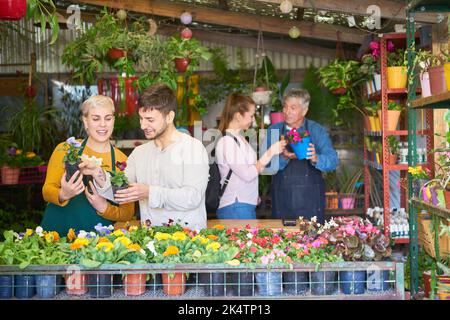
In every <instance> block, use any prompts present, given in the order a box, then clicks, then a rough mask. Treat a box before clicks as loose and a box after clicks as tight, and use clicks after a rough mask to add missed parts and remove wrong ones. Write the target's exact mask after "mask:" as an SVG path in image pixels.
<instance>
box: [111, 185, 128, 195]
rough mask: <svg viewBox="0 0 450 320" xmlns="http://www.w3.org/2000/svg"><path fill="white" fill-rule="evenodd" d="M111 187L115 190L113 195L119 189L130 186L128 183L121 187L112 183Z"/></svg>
mask: <svg viewBox="0 0 450 320" xmlns="http://www.w3.org/2000/svg"><path fill="white" fill-rule="evenodd" d="M111 188H112V191H113V195H115V194H116V192H117V191H119V190H124V189H126V188H128V184H125V185H122V186H120V187H118V186H115V185H111Z"/></svg>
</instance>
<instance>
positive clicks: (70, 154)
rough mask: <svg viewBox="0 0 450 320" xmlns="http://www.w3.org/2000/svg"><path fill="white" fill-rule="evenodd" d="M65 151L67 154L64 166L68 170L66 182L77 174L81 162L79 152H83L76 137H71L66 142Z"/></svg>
mask: <svg viewBox="0 0 450 320" xmlns="http://www.w3.org/2000/svg"><path fill="white" fill-rule="evenodd" d="M63 150H64V151H65V152H66V154H65V155H64V158H63V162H64V166H65V168H66V181H69V180H70V178H71V177H72V176H73V175H74V174H75V172H77V170H78V165H79V164H80V162H81V157H80V155H79V152H80V150H81V142H79V141H77V140H76V139H75V137H70V138H68V139H67V140H66V142H64V144H63Z"/></svg>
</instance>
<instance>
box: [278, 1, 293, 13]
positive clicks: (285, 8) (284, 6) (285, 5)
mask: <svg viewBox="0 0 450 320" xmlns="http://www.w3.org/2000/svg"><path fill="white" fill-rule="evenodd" d="M292 8H293V6H292V2H290V1H289V0H283V1H282V2H281V4H280V10H281V12H282V13H289V12H291V11H292Z"/></svg>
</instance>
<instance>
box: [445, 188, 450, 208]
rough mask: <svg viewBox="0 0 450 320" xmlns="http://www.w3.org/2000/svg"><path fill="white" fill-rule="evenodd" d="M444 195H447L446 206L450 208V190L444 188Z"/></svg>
mask: <svg viewBox="0 0 450 320" xmlns="http://www.w3.org/2000/svg"><path fill="white" fill-rule="evenodd" d="M444 197H445V207H446V208H447V209H450V191H448V190H444Z"/></svg>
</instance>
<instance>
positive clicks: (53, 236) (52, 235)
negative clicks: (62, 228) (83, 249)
mask: <svg viewBox="0 0 450 320" xmlns="http://www.w3.org/2000/svg"><path fill="white" fill-rule="evenodd" d="M44 238H45V241H47V242H56V241H58V240H59V234H58V232H56V231H50V232H47V233H45V235H44Z"/></svg>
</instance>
